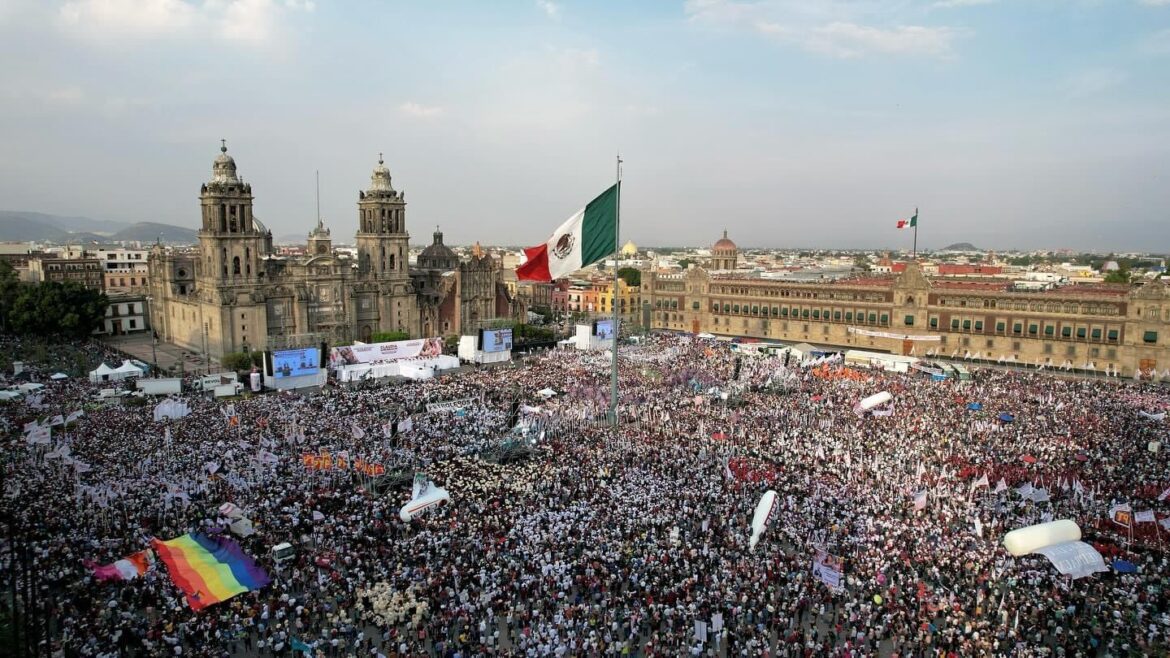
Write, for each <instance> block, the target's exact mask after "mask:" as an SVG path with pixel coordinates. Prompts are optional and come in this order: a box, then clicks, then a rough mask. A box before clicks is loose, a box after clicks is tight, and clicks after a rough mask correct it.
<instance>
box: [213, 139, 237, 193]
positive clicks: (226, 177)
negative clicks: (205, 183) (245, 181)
mask: <svg viewBox="0 0 1170 658" xmlns="http://www.w3.org/2000/svg"><path fill="white" fill-rule="evenodd" d="M211 181H212V182H213V183H238V182H240V179H239V177H237V176H236V161H235V159H234V158H232V156H230V155H228V154H227V140H220V147H219V155H218V156H216V158H215V162H213V163H211Z"/></svg>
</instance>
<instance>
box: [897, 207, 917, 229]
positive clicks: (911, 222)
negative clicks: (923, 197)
mask: <svg viewBox="0 0 1170 658" xmlns="http://www.w3.org/2000/svg"><path fill="white" fill-rule="evenodd" d="M916 226H918V209H917V208H915V209H914V216H913V217H911V218H910V219H899V220H898V228H914V227H916Z"/></svg>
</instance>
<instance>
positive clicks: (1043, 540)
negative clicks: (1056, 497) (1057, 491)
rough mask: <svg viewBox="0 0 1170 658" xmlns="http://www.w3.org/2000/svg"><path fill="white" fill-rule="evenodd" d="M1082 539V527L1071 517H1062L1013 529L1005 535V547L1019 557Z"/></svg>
mask: <svg viewBox="0 0 1170 658" xmlns="http://www.w3.org/2000/svg"><path fill="white" fill-rule="evenodd" d="M1080 539H1081V529H1080V527H1079V526H1078V525H1077V524H1076V523H1075V522H1073V521H1070V520H1069V519H1061V520H1059V521H1050V522H1049V523H1039V524H1037V525H1030V526H1027V527H1026V528H1017V529H1016V530H1012V531H1011V532H1009V533H1007V534H1006V535H1004V536H1003V547H1004V548H1006V549H1007V551H1008V553H1011V554H1012V555H1015V556H1017V557H1018V556H1020V555H1027V554H1029V553H1035V552H1036V551H1037V550H1039V549H1041V548H1044V547H1046V546H1052V545H1053V544H1062V543H1064V542H1068V541H1080Z"/></svg>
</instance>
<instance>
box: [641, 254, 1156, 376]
mask: <svg viewBox="0 0 1170 658" xmlns="http://www.w3.org/2000/svg"><path fill="white" fill-rule="evenodd" d="M642 314H643V321H644V322H645V323H646V324H647V326H650V327H651V328H653V329H666V330H675V331H686V332H691V333H700V332H708V333H712V334H717V335H724V336H744V337H754V338H759V339H763V340H775V341H783V342H808V343H813V344H818V345H826V346H834V347H841V348H846V349H861V350H871V351H879V352H890V353H895V354H910V353H911V351H912V350H913V351H914V354H915V355H916V356H926V354H925V353H926V351H927V350H934V353H935V354H938V355H941V356H943V357H950V356H954V357H957V358H965V357H968V356H970V357H971V358H976V355H978V358H979V359H983V360H990V361H993V362H994V361H999V360H1001V359H1002V360H1004V361H1006V362H1014V363H1017V364H1028V365H1046V366H1048V367H1060V366H1061V365H1063V364H1065V363H1066V362H1068V363H1070V364H1071V365H1072V367H1074V368H1078V369H1081V368H1087V367H1089V366H1091V367H1092V368H1093V369H1095V370H1097V371H1104V370H1105V369H1106V368H1108V369H1110V370H1120V372H1121V374H1122V376H1126V377H1132V376H1133V375H1134V373H1135V370H1140V371H1141V374H1142V375H1144V376H1149V375H1151V374H1152V373H1154V372H1157V373H1164V372H1165V371H1166V369H1167V368H1170V288H1167V286H1166V285H1165V284H1163V283H1162V282H1160V281H1152V282H1149V283H1146V284H1143V285H1141V286H1138V287H1134V288H1128V287H1125V286H1122V287H1115V286H1096V287H1088V286H1084V287H1082V286H1069V287H1064V288H1057V289H1055V290H1051V291H1045V292H1036V293H1032V292H1010V291H1007V290H1005V289H1004V287H1003V286H1000V285H997V284H994V283H973V282H970V281H968V280H963V281H957V280H946V279H927V277H926V276H925V275H924V274H923V272H922V268H921V267H920V266H919V265H918V264H917V263H909V264H908V266H907V268H906V270H905V271H904V272H902V273H901V274H899V275H897V276H896V277H880V278H873V279H864V280H852V281H839V282H828V283H816V282H781V281H770V280H762V279H740V278H732V277H713V276H712V275H711V274H710V273H709V272H707V271H706V270H705V269H703V268H698V267H694V268H691V269H689V270H687V271H685V272H683V273H681V274H671V275H663V274H658V273H656V272H654V271H646V272H644V273H643V274H642ZM851 327H852V328H857V329H860V330H862V331H870V332H883V333H888V334H894V335H896V336H902V335H911V336H914V335H933V336H939V337H940V340H939V341H936V342H922V341H913V340H904V339H901V338H897V337H895V338H887V337H875V336H867V335H863V334H860V333H855V332H851V331H850V328H851Z"/></svg>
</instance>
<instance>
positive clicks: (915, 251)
mask: <svg viewBox="0 0 1170 658" xmlns="http://www.w3.org/2000/svg"><path fill="white" fill-rule="evenodd" d="M910 257H911V258H914V259H917V258H918V208H915V209H914V247H913V248H912V249H911V250H910Z"/></svg>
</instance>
